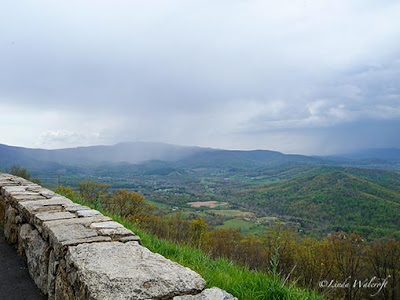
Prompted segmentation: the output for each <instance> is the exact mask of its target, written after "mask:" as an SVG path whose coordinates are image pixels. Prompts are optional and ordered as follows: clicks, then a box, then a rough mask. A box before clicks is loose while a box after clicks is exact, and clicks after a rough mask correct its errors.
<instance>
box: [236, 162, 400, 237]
mask: <svg viewBox="0 0 400 300" xmlns="http://www.w3.org/2000/svg"><path fill="white" fill-rule="evenodd" d="M352 171H353V172H355V170H352ZM369 172H370V173H373V172H372V171H371V170H370V171H369ZM355 173H356V172H355ZM387 173H389V175H391V181H392V184H397V186H400V175H398V174H397V173H391V172H387ZM367 177H369V175H366V176H365V175H364V178H363V177H361V176H356V175H352V174H349V173H346V172H345V170H342V171H331V172H329V171H327V172H325V173H320V174H314V175H308V176H302V177H298V178H293V179H290V180H287V181H283V182H279V183H273V184H261V185H257V186H253V187H250V188H248V189H245V190H242V191H240V192H238V193H237V194H236V199H240V200H238V201H240V202H244V203H247V204H248V205H251V206H253V208H254V209H255V210H257V211H263V212H264V213H267V214H269V215H278V216H291V217H293V218H297V219H298V221H299V222H305V223H308V227H309V228H310V227H318V228H319V229H320V230H321V231H323V232H329V231H333V230H337V229H342V230H344V231H348V232H358V233H360V234H362V235H363V236H366V237H369V238H371V239H375V238H379V237H382V236H385V235H388V234H393V235H398V234H399V233H400V218H399V216H400V192H399V191H398V190H397V189H390V188H388V187H384V186H383V185H385V184H382V183H385V180H383V179H382V180H377V181H376V182H373V181H370V180H368V179H366V178H367ZM393 181H396V183H394V182H393Z"/></svg>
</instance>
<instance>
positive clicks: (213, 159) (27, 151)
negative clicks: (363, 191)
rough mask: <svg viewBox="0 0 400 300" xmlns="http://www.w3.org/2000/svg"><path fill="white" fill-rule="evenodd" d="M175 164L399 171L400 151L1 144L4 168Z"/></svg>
mask: <svg viewBox="0 0 400 300" xmlns="http://www.w3.org/2000/svg"><path fill="white" fill-rule="evenodd" d="M147 161H163V162H173V163H174V164H176V165H178V166H190V167H230V166H235V167H236V168H238V167H239V168H240V167H244V168H249V167H265V166H274V165H279V164H282V163H288V162H296V163H307V164H317V165H349V166H367V167H383V168H389V169H396V168H397V167H398V166H399V165H400V149H368V150H363V151H358V152H353V153H348V154H340V155H337V156H332V157H322V156H305V155H293V154H283V153H280V152H277V151H269V150H251V151H240V150H220V149H212V148H201V147H185V146H177V145H171V144H164V143H148V142H132V143H119V144H116V145H112V146H90V147H77V148H66V149H57V150H45V149H31V148H22V147H14V146H8V145H3V144H0V167H1V168H7V167H10V166H11V165H13V164H19V165H21V166H23V167H25V168H28V169H32V170H44V169H50V170H54V169H57V168H63V167H95V166H99V165H105V164H110V163H111V164H115V163H119V164H120V163H126V164H140V163H144V162H147Z"/></svg>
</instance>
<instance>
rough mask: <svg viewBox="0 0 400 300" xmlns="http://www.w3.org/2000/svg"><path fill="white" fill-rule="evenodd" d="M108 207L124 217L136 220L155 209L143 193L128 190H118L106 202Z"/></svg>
mask: <svg viewBox="0 0 400 300" xmlns="http://www.w3.org/2000/svg"><path fill="white" fill-rule="evenodd" d="M106 208H107V209H108V210H109V211H111V212H112V213H114V214H118V215H120V216H121V217H123V218H126V219H129V220H136V221H141V220H143V219H144V218H145V217H147V216H148V215H149V214H150V213H151V211H152V210H153V209H154V207H153V206H152V205H150V204H148V203H147V202H146V200H145V198H144V197H143V196H142V195H141V194H139V193H135V192H131V191H128V190H117V191H116V192H115V193H114V194H113V195H112V196H111V197H110V198H109V199H108V201H107V202H106Z"/></svg>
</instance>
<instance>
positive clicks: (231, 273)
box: [72, 199, 324, 300]
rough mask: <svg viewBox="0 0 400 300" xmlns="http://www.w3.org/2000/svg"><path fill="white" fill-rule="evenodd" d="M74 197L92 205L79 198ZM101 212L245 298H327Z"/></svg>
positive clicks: (212, 282) (156, 248)
mask: <svg viewBox="0 0 400 300" xmlns="http://www.w3.org/2000/svg"><path fill="white" fill-rule="evenodd" d="M72 200H73V201H75V202H78V203H80V204H83V205H88V204H87V203H84V202H81V201H77V199H72ZM100 211H101V210H100ZM101 212H102V213H103V214H104V215H107V216H109V217H111V218H112V219H113V220H115V221H117V222H119V223H121V224H123V225H124V226H125V227H126V228H128V229H130V230H132V231H133V232H134V233H135V234H137V235H138V236H140V238H141V241H142V245H143V246H145V247H147V248H148V249H150V250H151V251H153V252H156V253H159V254H161V255H163V256H165V257H166V258H168V259H170V260H172V261H175V262H177V263H179V264H181V265H183V266H185V267H188V268H190V269H192V270H194V271H196V272H197V273H199V274H200V275H201V276H202V277H203V278H204V279H205V280H206V282H207V287H213V286H217V287H219V288H221V289H223V290H226V291H227V292H229V293H231V294H232V295H234V296H236V297H238V298H239V299H241V300H242V299H243V300H247V299H248V300H257V299H263V300H264V299H265V300H269V299H271V300H272V299H273V300H292V299H293V300H302V299H303V300H305V299H307V300H314V299H315V300H319V299H321V300H322V299H324V298H323V297H321V296H318V295H316V294H315V293H314V292H312V291H306V290H303V289H300V288H298V287H296V286H294V285H291V284H286V285H283V284H282V280H281V279H279V278H276V277H273V276H272V275H267V274H265V273H262V272H256V271H251V270H249V269H248V268H246V267H242V266H239V265H237V264H235V263H233V262H231V261H229V260H226V259H223V258H218V259H213V258H211V257H210V256H208V255H207V254H205V253H204V252H202V251H201V250H199V249H195V248H192V247H188V246H184V245H180V244H177V243H173V242H171V241H167V240H164V239H160V238H157V237H156V236H154V235H153V234H149V233H148V232H146V231H144V230H142V229H141V228H140V227H139V226H138V225H136V224H134V223H132V222H128V221H126V220H123V219H121V218H120V217H118V216H115V215H110V214H108V213H107V212H105V211H101Z"/></svg>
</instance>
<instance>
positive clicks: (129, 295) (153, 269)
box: [66, 242, 205, 300]
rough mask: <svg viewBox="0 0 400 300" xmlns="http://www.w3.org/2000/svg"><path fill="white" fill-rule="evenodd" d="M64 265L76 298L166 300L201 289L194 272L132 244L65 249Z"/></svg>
mask: <svg viewBox="0 0 400 300" xmlns="http://www.w3.org/2000/svg"><path fill="white" fill-rule="evenodd" d="M66 263H67V273H68V280H69V284H70V285H71V286H74V287H75V290H77V291H79V292H80V293H81V294H79V295H75V297H76V298H78V299H80V298H82V299H102V300H103V299H104V300H107V299H121V300H123V299H164V298H165V299H169V298H172V297H173V296H176V295H185V294H194V293H198V292H200V291H201V290H203V289H204V286H205V281H204V279H203V278H201V277H200V275H198V274H197V273H195V272H193V271H192V270H190V269H189V268H185V267H182V266H180V265H179V264H177V263H175V262H172V261H170V260H168V259H166V258H164V257H163V256H161V255H159V254H155V253H152V252H151V251H150V250H148V249H147V248H144V247H142V246H140V245H139V244H138V243H136V242H128V243H125V244H124V243H119V242H110V243H93V244H80V245H78V246H75V247H69V249H68V252H67V255H66ZM82 293H84V294H82Z"/></svg>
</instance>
